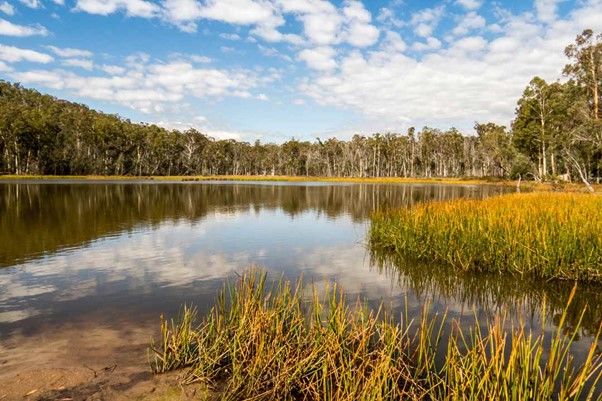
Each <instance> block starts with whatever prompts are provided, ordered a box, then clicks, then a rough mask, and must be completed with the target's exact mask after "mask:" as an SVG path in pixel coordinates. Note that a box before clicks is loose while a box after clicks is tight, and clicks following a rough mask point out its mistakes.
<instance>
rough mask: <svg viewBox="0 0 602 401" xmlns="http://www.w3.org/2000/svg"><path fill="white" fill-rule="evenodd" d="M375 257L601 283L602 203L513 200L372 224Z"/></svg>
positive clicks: (382, 216) (581, 197)
mask: <svg viewBox="0 0 602 401" xmlns="http://www.w3.org/2000/svg"><path fill="white" fill-rule="evenodd" d="M369 238H370V246H371V248H372V249H373V250H379V251H385V252H395V253H397V254H399V255H402V256H405V257H410V258H415V259H418V260H428V261H435V262H445V263H448V264H450V265H452V266H454V267H456V268H459V269H462V270H474V271H488V272H511V273H515V274H519V275H525V274H528V275H533V276H536V277H542V278H561V279H571V280H584V281H597V282H602V196H595V195H586V194H568V193H528V194H509V195H502V196H497V197H491V198H487V199H484V200H453V201H446V202H433V203H425V204H419V205H416V206H413V207H411V208H406V209H399V210H395V211H386V212H378V213H376V214H375V215H374V216H373V218H372V224H371V229H370V235H369Z"/></svg>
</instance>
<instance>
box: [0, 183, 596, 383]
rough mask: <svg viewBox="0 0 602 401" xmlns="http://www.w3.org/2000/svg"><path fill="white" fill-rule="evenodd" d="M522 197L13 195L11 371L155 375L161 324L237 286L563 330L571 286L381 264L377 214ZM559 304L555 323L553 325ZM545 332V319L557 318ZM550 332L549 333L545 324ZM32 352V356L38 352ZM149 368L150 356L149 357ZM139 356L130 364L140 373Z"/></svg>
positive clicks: (150, 188)
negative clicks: (244, 281)
mask: <svg viewBox="0 0 602 401" xmlns="http://www.w3.org/2000/svg"><path fill="white" fill-rule="evenodd" d="M509 190H511V189H508V188H501V187H494V186H446V185H393V184H391V185H372V184H330V183H329V184H325V183H302V184H296V183H242V182H194V183H153V182H152V181H143V182H128V183H120V182H106V181H103V182H74V181H68V182H52V183H43V182H10V183H8V182H5V183H0V366H2V365H4V368H3V373H4V374H7V372H8V373H10V372H11V371H12V372H15V371H18V370H19V369H24V368H25V367H26V366H29V365H30V364H31V363H35V364H39V365H48V366H52V365H53V364H54V365H61V364H83V363H93V362H94V361H98V360H99V359H102V363H105V361H107V362H106V363H107V364H108V363H109V362H108V361H112V360H119V361H124V360H125V361H129V360H135V361H137V362H139V361H140V358H142V359H144V358H145V354H144V348H145V346H146V344H147V343H148V340H149V338H150V337H151V335H153V334H154V333H156V329H157V327H158V320H159V315H160V314H161V313H164V314H166V315H168V316H171V315H175V314H177V312H178V310H179V308H180V306H181V305H182V304H184V303H189V304H190V303H193V304H195V305H197V306H198V307H199V309H200V310H201V312H202V311H205V310H207V308H208V307H209V306H210V305H211V302H212V300H213V298H214V297H215V295H216V293H217V291H218V290H219V289H220V288H221V287H222V285H223V284H224V281H225V280H226V279H227V278H235V277H236V274H237V273H240V272H242V271H244V270H245V269H248V268H249V266H252V265H257V266H260V267H262V268H264V269H266V270H267V271H268V272H269V274H270V275H271V276H272V277H279V276H280V275H284V276H285V277H287V278H291V279H295V278H297V277H299V276H301V275H303V276H304V279H305V280H306V281H308V282H309V281H314V282H318V283H320V282H325V281H336V282H337V283H339V284H340V285H341V286H342V287H343V288H344V290H345V291H346V292H347V293H348V294H350V295H351V296H353V297H355V296H361V297H363V298H364V299H366V300H367V301H368V302H369V304H370V305H374V306H376V305H378V304H379V303H380V302H385V304H386V305H388V307H390V308H391V309H393V310H394V311H399V312H401V311H402V310H404V309H406V308H407V310H408V313H409V314H410V316H418V315H419V313H420V311H421V310H422V309H423V306H424V305H425V304H429V305H430V306H429V307H430V309H431V310H433V311H435V312H441V313H443V312H445V311H447V313H448V315H449V316H450V317H451V318H457V319H458V320H460V321H461V322H466V323H470V322H473V321H474V320H475V319H478V321H480V322H483V324H484V322H486V321H487V318H491V317H493V316H494V315H497V314H506V315H508V317H509V318H511V319H517V320H521V321H522V322H524V324H525V325H527V326H529V327H532V328H533V329H534V330H536V331H540V330H544V331H546V332H549V331H551V330H552V329H553V328H554V324H556V323H557V321H558V316H559V314H560V312H561V310H562V307H563V306H564V304H565V302H566V300H567V297H568V294H569V292H570V290H571V288H572V284H570V283H559V282H544V281H541V280H535V281H533V280H526V279H521V278H517V277H514V278H513V277H506V276H491V275H470V274H458V273H456V272H453V271H450V270H449V269H446V268H444V267H442V266H437V265H429V264H411V263H404V262H402V261H391V260H389V259H387V258H386V257H384V256H383V255H371V253H370V251H369V250H368V248H367V240H366V233H367V230H368V228H369V224H370V220H369V216H370V214H371V212H373V211H374V210H376V209H377V208H389V207H403V206H407V205H411V204H414V203H417V202H424V201H432V200H444V199H453V198H460V197H473V198H482V197H487V196H493V195H497V194H500V193H503V192H507V191H509ZM544 302H547V303H548V305H549V306H550V308H549V315H548V316H545V317H544V316H541V315H540V313H539V308H540V306H541V305H542V304H543V303H544ZM586 304H589V305H590V307H589V308H588V309H587V310H586V313H585V317H584V321H583V329H582V330H581V332H580V336H579V339H578V341H577V342H576V344H575V346H574V351H575V353H576V354H577V355H579V354H580V352H582V350H583V349H585V348H586V347H587V346H588V345H589V344H590V343H591V338H592V332H595V330H596V329H597V327H598V325H599V324H600V321H601V318H602V292H601V291H600V287H592V286H586V285H583V286H580V288H579V291H578V293H577V298H576V300H575V302H574V303H573V306H572V308H571V313H570V316H569V320H570V322H571V323H572V324H575V323H576V322H577V320H578V317H579V315H580V313H581V311H582V310H583V308H584V307H585V305H586ZM544 318H545V319H544ZM544 320H546V323H544V324H542V321H544ZM25 350H27V351H28V352H25ZM138 354H140V356H136V355H138ZM128 358H130V359H128Z"/></svg>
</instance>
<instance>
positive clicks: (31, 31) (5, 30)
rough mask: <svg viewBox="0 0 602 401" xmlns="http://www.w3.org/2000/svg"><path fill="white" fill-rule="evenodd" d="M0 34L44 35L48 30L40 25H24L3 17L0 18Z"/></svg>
mask: <svg viewBox="0 0 602 401" xmlns="http://www.w3.org/2000/svg"><path fill="white" fill-rule="evenodd" d="M0 35H6V36H35V35H39V36H46V35H48V31H47V30H46V28H44V27H43V26H41V25H35V26H25V25H17V24H13V23H12V22H10V21H7V20H5V19H3V18H0Z"/></svg>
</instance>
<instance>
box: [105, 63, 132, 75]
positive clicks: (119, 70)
mask: <svg viewBox="0 0 602 401" xmlns="http://www.w3.org/2000/svg"><path fill="white" fill-rule="evenodd" d="M99 68H100V70H101V71H104V72H106V73H107V74H110V75H121V74H123V73H124V72H125V71H126V70H125V68H123V67H120V66H118V65H108V64H104V65H101V66H100V67H99Z"/></svg>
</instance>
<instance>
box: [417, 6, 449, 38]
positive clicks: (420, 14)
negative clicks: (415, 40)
mask: <svg viewBox="0 0 602 401" xmlns="http://www.w3.org/2000/svg"><path fill="white" fill-rule="evenodd" d="M444 11H445V7H444V6H438V7H433V8H425V9H423V10H420V11H417V12H415V13H413V14H412V18H411V20H410V23H411V24H412V26H414V32H415V33H416V35H418V36H422V37H425V38H426V37H429V36H431V35H432V33H433V31H434V30H435V28H437V26H438V25H439V22H440V21H441V18H442V17H443V12H444Z"/></svg>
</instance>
